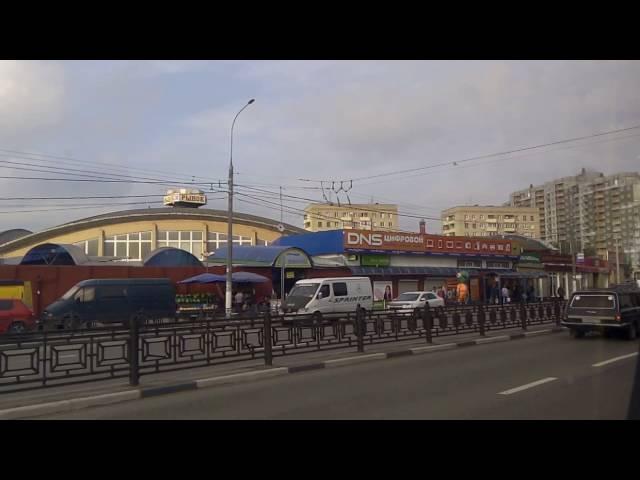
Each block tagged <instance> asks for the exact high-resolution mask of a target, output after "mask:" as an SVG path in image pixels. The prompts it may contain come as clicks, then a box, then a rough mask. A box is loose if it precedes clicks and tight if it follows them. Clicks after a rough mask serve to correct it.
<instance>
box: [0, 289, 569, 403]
mask: <svg viewBox="0 0 640 480" xmlns="http://www.w3.org/2000/svg"><path fill="white" fill-rule="evenodd" d="M564 306H565V302H561V301H553V302H542V303H531V304H510V305H488V306H486V305H485V306H479V305H474V306H455V307H446V308H435V309H432V308H429V307H428V306H426V307H425V308H423V309H419V310H415V311H389V310H386V311H374V312H366V313H365V312H364V311H362V310H361V311H359V312H357V313H344V314H331V315H325V316H317V315H316V316H313V315H285V314H278V315H274V314H271V312H266V313H265V314H263V315H261V316H256V317H251V318H243V319H239V320H223V321H220V320H217V321H215V320H206V319H200V320H189V321H180V322H175V323H159V322H155V321H153V320H151V321H146V322H144V324H141V323H142V322H140V321H139V320H138V319H136V318H131V319H130V320H129V325H128V327H129V328H125V327H123V326H119V327H110V328H96V329H87V330H73V331H54V332H37V333H36V332H34V333H26V334H22V335H4V336H0V393H8V392H15V391H23V390H30V389H34V388H42V387H50V386H58V385H65V384H75V383H83V382H93V381H98V380H108V379H118V378H127V377H128V378H129V383H130V384H131V385H137V384H138V382H139V379H140V377H142V376H146V375H151V374H155V373H161V372H169V371H174V370H181V369H186V368H195V367H203V366H209V365H218V364H224V363H229V362H238V361H243V360H249V359H263V360H264V363H265V365H271V364H272V362H273V358H274V357H279V356H284V355H292V354H296V353H304V352H310V351H319V350H332V349H345V348H347V349H348V348H355V349H356V350H357V351H359V352H364V351H365V349H366V347H367V345H369V346H370V345H376V344H383V343H388V342H398V341H403V340H412V339H423V340H424V341H425V342H426V343H431V342H432V341H433V338H434V337H442V336H447V335H457V334H462V333H476V334H478V335H480V336H484V335H486V334H487V332H490V331H493V330H500V329H508V328H521V329H523V330H526V329H527V328H528V327H529V326H532V325H536V324H544V323H556V324H558V325H559V324H560V320H561V315H562V312H563V310H564ZM132 353H133V354H132Z"/></svg>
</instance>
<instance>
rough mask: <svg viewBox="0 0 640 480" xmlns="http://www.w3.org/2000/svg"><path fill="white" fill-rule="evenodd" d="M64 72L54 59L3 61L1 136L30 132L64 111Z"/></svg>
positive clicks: (0, 64)
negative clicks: (49, 60) (50, 60)
mask: <svg viewBox="0 0 640 480" xmlns="http://www.w3.org/2000/svg"><path fill="white" fill-rule="evenodd" d="M64 99H65V79H64V71H63V69H62V67H61V66H60V65H59V64H56V63H54V62H26V61H15V60H2V61H0V132H2V133H1V134H0V138H11V137H12V136H14V135H22V134H28V133H32V132H35V131H37V130H38V129H39V128H42V127H46V126H50V125H52V124H55V123H56V122H58V121H59V120H60V119H61V118H62V115H63V113H64Z"/></svg>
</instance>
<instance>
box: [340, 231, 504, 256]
mask: <svg viewBox="0 0 640 480" xmlns="http://www.w3.org/2000/svg"><path fill="white" fill-rule="evenodd" d="M343 235H344V236H343V246H344V248H345V250H358V251H360V250H369V251H400V252H407V253H466V254H486V255H511V242H510V241H509V240H500V239H488V238H478V237H445V236H443V235H427V234H423V233H396V232H376V231H370V230H345V231H344V232H343Z"/></svg>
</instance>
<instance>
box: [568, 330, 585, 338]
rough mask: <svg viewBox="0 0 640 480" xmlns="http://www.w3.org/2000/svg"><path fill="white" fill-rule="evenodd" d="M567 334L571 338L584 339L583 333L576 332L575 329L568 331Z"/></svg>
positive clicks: (581, 331)
mask: <svg viewBox="0 0 640 480" xmlns="http://www.w3.org/2000/svg"><path fill="white" fill-rule="evenodd" d="M569 334H570V335H571V337H572V338H582V337H584V331H583V330H578V329H577V328H572V329H571V330H569Z"/></svg>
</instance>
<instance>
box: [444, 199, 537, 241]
mask: <svg viewBox="0 0 640 480" xmlns="http://www.w3.org/2000/svg"><path fill="white" fill-rule="evenodd" d="M441 217H442V233H443V234H444V235H447V236H451V237H454V236H455V237H490V236H493V235H503V234H517V235H522V236H524V237H529V238H536V239H537V238H539V235H540V234H539V224H540V222H539V219H538V209H537V208H526V207H511V206H502V207H494V206H479V205H474V206H458V207H452V208H449V209H447V210H444V211H443V212H442V214H441Z"/></svg>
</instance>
